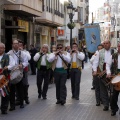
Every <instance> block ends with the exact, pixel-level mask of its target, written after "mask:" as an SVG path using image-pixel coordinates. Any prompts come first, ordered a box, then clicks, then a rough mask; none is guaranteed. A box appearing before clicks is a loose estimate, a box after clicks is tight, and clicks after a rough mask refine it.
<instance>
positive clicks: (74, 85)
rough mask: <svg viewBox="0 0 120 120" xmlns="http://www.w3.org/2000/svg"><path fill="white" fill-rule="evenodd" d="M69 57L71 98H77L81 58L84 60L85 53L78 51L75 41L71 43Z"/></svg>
mask: <svg viewBox="0 0 120 120" xmlns="http://www.w3.org/2000/svg"><path fill="white" fill-rule="evenodd" d="M71 58H72V61H71V89H72V98H73V99H76V100H79V92H80V81H81V67H82V60H84V58H85V54H84V53H83V52H79V51H78V45H77V44H76V43H73V44H72V51H71Z"/></svg>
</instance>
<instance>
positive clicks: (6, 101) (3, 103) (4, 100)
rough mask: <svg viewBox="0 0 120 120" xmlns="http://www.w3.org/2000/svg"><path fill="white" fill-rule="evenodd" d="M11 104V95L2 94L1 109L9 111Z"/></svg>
mask: <svg viewBox="0 0 120 120" xmlns="http://www.w3.org/2000/svg"><path fill="white" fill-rule="evenodd" d="M8 105H9V95H7V96H5V97H2V96H1V111H7V109H8Z"/></svg>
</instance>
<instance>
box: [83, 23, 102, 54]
mask: <svg viewBox="0 0 120 120" xmlns="http://www.w3.org/2000/svg"><path fill="white" fill-rule="evenodd" d="M84 31H85V40H86V47H87V50H88V52H90V53H95V51H96V50H97V46H98V45H99V44H100V43H101V40H100V27H99V25H98V24H93V25H90V24H86V25H84Z"/></svg>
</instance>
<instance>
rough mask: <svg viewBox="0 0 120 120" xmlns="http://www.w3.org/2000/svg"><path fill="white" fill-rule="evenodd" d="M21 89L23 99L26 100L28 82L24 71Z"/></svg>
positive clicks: (26, 73)
mask: <svg viewBox="0 0 120 120" xmlns="http://www.w3.org/2000/svg"><path fill="white" fill-rule="evenodd" d="M23 74H24V76H23V80H22V82H23V89H24V100H28V98H29V97H28V88H29V83H28V72H27V71H24V72H23Z"/></svg>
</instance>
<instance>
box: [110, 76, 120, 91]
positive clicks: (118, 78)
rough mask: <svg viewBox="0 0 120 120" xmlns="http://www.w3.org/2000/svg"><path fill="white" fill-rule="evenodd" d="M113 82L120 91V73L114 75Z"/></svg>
mask: <svg viewBox="0 0 120 120" xmlns="http://www.w3.org/2000/svg"><path fill="white" fill-rule="evenodd" d="M111 83H112V84H113V86H114V89H115V90H117V91H120V75H116V76H115V77H113V79H112V81H111Z"/></svg>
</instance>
